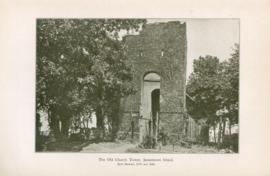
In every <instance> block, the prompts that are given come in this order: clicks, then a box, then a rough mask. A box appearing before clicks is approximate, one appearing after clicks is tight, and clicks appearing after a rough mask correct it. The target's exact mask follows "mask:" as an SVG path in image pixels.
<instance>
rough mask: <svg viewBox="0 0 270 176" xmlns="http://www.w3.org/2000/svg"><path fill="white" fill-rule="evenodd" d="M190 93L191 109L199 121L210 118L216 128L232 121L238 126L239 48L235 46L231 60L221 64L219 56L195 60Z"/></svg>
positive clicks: (210, 122)
mask: <svg viewBox="0 0 270 176" xmlns="http://www.w3.org/2000/svg"><path fill="white" fill-rule="evenodd" d="M193 67H194V71H193V73H192V74H191V76H190V78H189V81H188V84H187V93H188V95H190V98H189V99H187V110H188V112H189V114H191V115H192V116H193V118H195V119H202V118H204V119H206V120H207V123H208V124H209V125H214V124H215V123H216V122H218V121H220V117H221V116H222V118H223V120H224V119H226V118H228V119H229V121H230V124H233V123H238V106H239V103H238V89H239V45H237V44H236V45H235V48H234V49H233V53H232V54H231V58H229V59H228V60H225V61H223V62H220V61H219V59H218V58H217V57H213V56H206V57H199V59H198V60H194V63H193Z"/></svg>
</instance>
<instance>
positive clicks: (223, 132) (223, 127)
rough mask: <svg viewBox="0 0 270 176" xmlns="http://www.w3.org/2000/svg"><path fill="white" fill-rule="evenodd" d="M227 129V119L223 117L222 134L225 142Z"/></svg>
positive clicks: (222, 140) (222, 139)
mask: <svg viewBox="0 0 270 176" xmlns="http://www.w3.org/2000/svg"><path fill="white" fill-rule="evenodd" d="M225 129H226V119H225V118H224V119H223V125H222V136H221V142H222V143H223V142H224V136H225Z"/></svg>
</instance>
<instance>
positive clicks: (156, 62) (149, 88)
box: [120, 21, 187, 142]
mask: <svg viewBox="0 0 270 176" xmlns="http://www.w3.org/2000/svg"><path fill="white" fill-rule="evenodd" d="M123 40H124V42H125V43H126V45H127V47H128V53H127V54H128V57H129V61H130V63H131V64H132V66H133V69H134V70H135V73H134V75H133V77H134V79H133V86H134V87H135V88H136V90H137V93H136V94H135V95H131V96H129V97H126V98H124V99H123V100H122V102H121V112H122V116H123V119H122V123H121V129H120V131H121V132H122V133H128V132H130V131H131V128H132V132H133V134H132V137H134V138H135V139H137V140H139V141H140V142H141V141H142V140H143V138H144V137H145V136H147V135H149V136H152V137H155V138H156V136H157V134H158V133H159V132H161V131H162V132H163V133H166V134H168V135H181V133H182V132H183V130H184V129H183V128H184V121H183V118H184V111H185V81H186V80H185V79H186V62H187V61H186V58H187V39H186V24H185V23H181V22H179V21H175V22H167V23H153V24H146V25H145V27H144V28H143V30H142V31H141V32H140V34H139V35H128V36H125V38H124V39H123Z"/></svg>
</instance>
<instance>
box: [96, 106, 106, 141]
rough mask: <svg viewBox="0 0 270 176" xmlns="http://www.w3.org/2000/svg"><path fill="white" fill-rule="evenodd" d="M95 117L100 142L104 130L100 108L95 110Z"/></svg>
mask: <svg viewBox="0 0 270 176" xmlns="http://www.w3.org/2000/svg"><path fill="white" fill-rule="evenodd" d="M96 116H97V128H98V130H99V133H100V135H99V138H100V140H104V135H105V128H104V114H103V109H102V107H100V106H99V107H98V108H97V110H96Z"/></svg>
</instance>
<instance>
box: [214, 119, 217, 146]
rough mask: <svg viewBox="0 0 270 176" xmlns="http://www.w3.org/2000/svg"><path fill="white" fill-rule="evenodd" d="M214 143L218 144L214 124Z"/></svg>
mask: <svg viewBox="0 0 270 176" xmlns="http://www.w3.org/2000/svg"><path fill="white" fill-rule="evenodd" d="M214 143H215V144H216V143H217V137H216V123H214Z"/></svg>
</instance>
